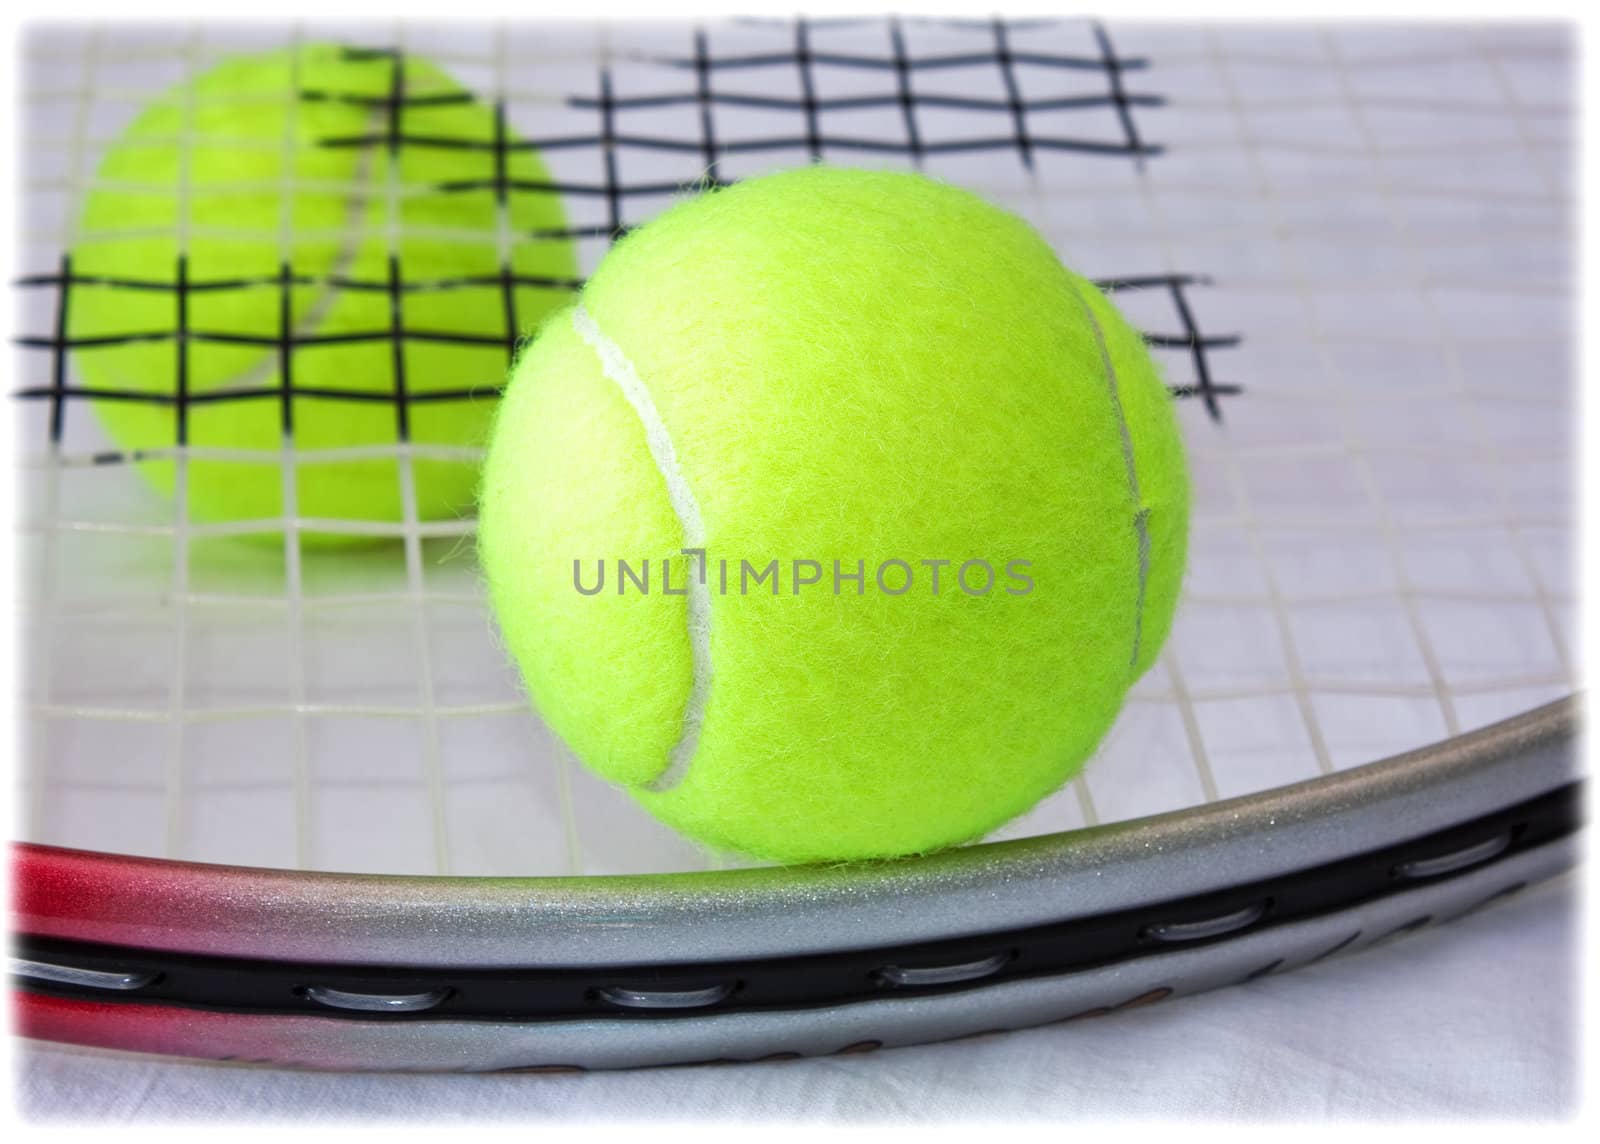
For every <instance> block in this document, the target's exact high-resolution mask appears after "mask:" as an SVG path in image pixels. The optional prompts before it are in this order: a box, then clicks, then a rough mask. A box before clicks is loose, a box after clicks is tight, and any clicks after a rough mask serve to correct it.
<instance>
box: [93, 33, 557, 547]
mask: <svg viewBox="0 0 1600 1144" xmlns="http://www.w3.org/2000/svg"><path fill="white" fill-rule="evenodd" d="M507 144H510V146H507ZM502 164H503V169H502V168H501V166H500V165H502ZM497 180H498V185H500V186H504V185H505V184H507V183H509V184H512V185H511V186H510V187H509V189H506V190H505V191H504V195H503V202H502V195H501V193H500V192H499V191H497V189H496V186H497ZM548 182H549V175H548V173H547V172H546V170H545V166H544V164H543V162H542V161H541V159H540V157H539V155H538V154H537V153H536V152H535V151H534V150H532V149H529V148H527V147H523V146H518V145H517V141H516V140H515V139H512V138H509V137H508V136H507V135H505V134H504V133H503V131H502V130H501V128H500V127H499V125H498V123H497V117H496V113H495V112H494V110H493V109H491V108H490V107H488V106H486V105H484V104H482V103H480V102H478V101H477V100H475V99H474V98H473V97H472V95H471V94H470V93H469V92H467V91H466V90H465V89H463V88H462V87H461V86H459V85H458V84H457V83H456V82H455V81H454V80H452V79H451V78H450V77H449V76H447V75H446V74H445V73H444V72H442V71H441V70H439V69H438V68H437V67H435V66H433V65H432V64H430V63H428V62H426V61H424V60H420V59H415V58H411V57H403V58H402V57H399V56H396V55H394V54H392V53H381V52H370V51H361V50H356V49H347V48H342V47H339V46H336V45H331V44H315V45H308V46H303V47H299V48H297V49H288V50H279V51H274V52H270V53H267V54H262V55H247V56H237V57H233V58H229V59H226V60H224V61H223V62H221V63H219V64H217V65H216V66H215V67H213V68H211V69H210V70H209V71H206V72H205V73H204V74H202V75H200V76H199V77H198V78H195V79H194V80H193V81H191V82H189V83H185V84H182V85H179V86H177V87H174V88H172V89H171V90H169V91H167V92H165V93H164V94H162V95H161V96H159V97H158V98H156V99H155V100H154V101H153V102H151V103H150V104H149V105H148V106H147V107H145V108H144V109H143V111H142V112H141V113H140V114H139V116H138V117H137V118H136V119H135V120H134V121H133V123H132V124H131V125H130V126H129V127H128V128H127V130H126V131H124V132H123V133H122V135H121V136H120V137H119V138H118V139H117V141H116V142H115V144H114V145H112V147H111V148H110V149H109V150H108V151H107V152H106V154H105V157H104V159H103V161H102V162H101V164H100V167H99V169H98V171H97V172H96V175H95V180H94V184H93V187H92V189H91V191H90V193H89V194H88V196H87V198H86V201H85V202H84V204H83V209H82V215H81V218H80V221H79V227H78V234H79V239H78V241H77V242H76V243H75V244H74V245H73V248H72V272H73V274H74V276H75V277H76V278H78V279H80V280H83V279H87V280H88V281H80V282H79V283H78V284H77V285H75V286H74V287H73V288H72V292H71V296H70V299H69V304H68V310H67V333H68V337H69V339H70V340H71V341H73V342H74V343H77V344H76V345H75V348H74V358H75V362H76V366H77V370H78V372H79V374H80V375H81V377H82V380H83V383H84V385H85V386H87V387H88V388H89V389H91V390H92V391H93V393H94V397H93V400H92V404H93V407H94V409H95V412H96V413H97V415H98V416H99V419H100V421H101V423H102V424H103V425H104V427H105V429H106V431H107V433H109V434H110V436H111V437H112V439H113V440H114V441H115V442H116V444H117V445H118V446H119V447H121V448H122V449H124V450H129V451H133V450H148V449H165V448H170V447H172V446H173V445H175V444H177V443H178V442H179V436H178V426H179V420H180V416H181V417H182V419H183V420H184V422H185V427H186V436H187V443H188V444H189V445H191V446H203V447H207V448H225V449H249V450H273V451H276V450H280V449H281V448H282V445H283V441H284V434H285V429H286V427H287V426H292V432H293V440H294V444H295V446H296V449H297V451H299V452H300V453H302V454H304V453H305V451H308V450H326V449H349V448H360V447H363V446H377V447H382V446H391V447H392V446H393V445H394V443H395V442H396V441H398V440H400V439H402V438H401V434H402V419H403V422H404V433H405V436H406V437H407V438H408V439H409V440H410V441H412V442H415V443H426V444H435V445H446V446H466V447H481V446H482V445H483V443H484V440H485V437H486V433H487V429H488V427H489V424H490V422H491V418H492V415H493V410H494V407H495V404H496V402H495V395H496V394H497V392H498V389H499V387H500V385H501V383H502V382H503V380H504V377H505V371H506V362H507V358H508V354H509V353H510V352H511V350H512V347H514V345H515V344H516V341H517V339H518V337H519V335H520V334H522V333H524V332H526V331H529V330H531V329H533V328H535V327H536V326H537V325H538V324H539V322H540V321H542V319H543V318H544V316H545V315H546V314H547V313H548V312H549V311H551V310H552V309H553V308H554V307H556V306H558V305H559V304H560V303H561V302H562V301H563V300H564V299H565V298H566V297H567V296H568V295H569V294H570V287H571V285H572V284H573V282H574V279H575V277H576V274H577V266H576V258H575V252H574V249H573V246H572V243H571V242H570V241H569V240H567V239H566V238H563V237H560V235H561V233H562V231H563V230H564V227H565V223H564V219H563V215H562V211H561V207H560V204H559V202H558V201H557V198H556V196H555V195H554V194H553V193H547V192H542V191H538V190H528V189H525V187H526V186H527V185H529V184H533V185H539V186H542V185H545V184H548ZM519 184H520V185H519ZM536 232H547V233H549V234H551V235H555V236H557V237H554V238H548V239H543V240H540V239H538V238H530V233H536ZM507 269H509V271H510V273H511V275H512V276H514V279H515V281H514V282H507V281H506V280H505V272H506V270H507ZM285 273H287V274H288V276H289V278H290V283H289V284H288V285H287V286H285V285H284V284H283V283H282V281H281V280H280V278H281V276H282V275H283V274H285ZM180 275H181V278H180ZM180 282H181V284H182V287H183V288H182V289H181V290H180V289H179V286H180ZM402 332H403V336H401V334H402ZM288 345H292V346H293V348H292V350H291V351H290V352H288V354H287V356H288V359H289V361H288V364H287V366H286V365H285V362H284V357H285V347H286V346H288ZM185 347H186V348H185ZM286 384H288V385H292V387H293V395H292V396H288V397H286V396H285V386H286ZM402 398H403V400H402ZM180 405H181V406H182V411H181V414H180V409H179V406H180ZM300 462H301V463H300V464H298V465H297V466H296V467H295V472H296V485H297V487H296V490H295V493H296V506H295V511H296V512H297V514H298V515H299V516H300V517H314V518H328V519H344V520H361V521H383V522H393V521H399V520H401V519H403V517H404V506H403V503H402V493H401V484H400V480H399V475H398V469H397V463H396V461H395V460H394V458H393V456H392V451H391V454H390V455H388V456H384V455H382V454H381V450H380V451H379V453H378V455H375V456H372V457H359V458H345V459H335V460H331V461H326V462H320V461H317V460H316V459H315V457H314V456H305V455H302V456H301V459H300ZM140 468H141V469H142V470H143V471H144V472H145V473H146V475H147V476H148V477H149V478H150V480H151V481H152V483H154V484H155V485H156V487H157V488H159V489H161V490H163V491H165V492H169V493H170V492H171V491H172V490H173V487H174V481H175V468H174V465H173V463H172V462H171V461H170V460H166V461H163V460H153V461H145V462H142V463H141V465H140ZM478 468H479V466H478V464H477V462H476V461H475V460H474V459H472V458H470V457H462V458H460V459H453V458H452V459H440V458H433V459H424V458H419V459H417V460H416V461H415V465H414V472H415V479H416V486H415V487H416V512H417V515H418V516H419V517H420V518H421V519H424V520H429V519H439V518H449V517H452V516H456V515H460V514H464V513H467V512H469V511H470V510H471V508H472V503H473V491H474V488H475V485H476V483H477V475H478ZM186 487H187V493H186V495H187V501H188V511H189V515H190V516H191V517H193V518H195V519H198V520H202V521H239V520H254V519H259V518H267V517H278V516H281V515H282V514H283V512H284V473H283V469H282V466H281V465H280V464H279V463H276V462H256V463H249V462H244V461H240V460H236V459H215V460H211V459H202V458H191V459H190V460H189V461H188V480H187V482H186ZM313 539H325V537H322V538H317V537H313Z"/></svg>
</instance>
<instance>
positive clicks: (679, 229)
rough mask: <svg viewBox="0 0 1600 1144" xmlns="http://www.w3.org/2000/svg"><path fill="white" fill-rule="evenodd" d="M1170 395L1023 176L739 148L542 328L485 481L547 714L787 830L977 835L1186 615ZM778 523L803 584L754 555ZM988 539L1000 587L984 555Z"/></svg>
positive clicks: (933, 841)
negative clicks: (766, 159) (696, 551)
mask: <svg viewBox="0 0 1600 1144" xmlns="http://www.w3.org/2000/svg"><path fill="white" fill-rule="evenodd" d="M1170 405H1171V402H1170V398H1169V395H1168V393H1167V391H1166V389H1165V388H1164V386H1163V384H1162V383H1161V380H1160V378H1159V376H1158V374H1157V371H1156V369H1155V367H1154V365H1153V363H1152V361H1151V359H1150V357H1149V355H1148V353H1147V352H1146V350H1145V348H1144V345H1143V342H1142V340H1141V338H1140V336H1139V335H1138V334H1137V333H1136V332H1135V331H1134V330H1133V329H1132V328H1130V327H1129V326H1128V324H1127V323H1126V322H1125V321H1124V320H1123V319H1122V318H1121V317H1120V316H1119V315H1118V313H1117V311H1116V310H1115V309H1114V308H1113V307H1112V305H1111V304H1110V303H1109V302H1108V301H1107V300H1106V298H1105V297H1104V296H1103V295H1102V294H1101V293H1100V292H1099V291H1098V290H1097V289H1096V288H1095V287H1094V286H1093V285H1092V284H1091V283H1089V282H1087V281H1086V280H1084V279H1082V278H1080V277H1078V276H1076V275H1074V274H1072V273H1071V272H1069V271H1068V270H1066V269H1065V268H1064V267H1063V266H1062V265H1061V263H1060V262H1059V261H1058V260H1057V259H1056V257H1055V255H1054V254H1053V253H1052V251H1051V250H1050V248H1049V247H1048V246H1047V245H1046V244H1045V242H1044V241H1043V240H1042V239H1041V238H1040V236H1039V235H1038V234H1036V233H1035V232H1034V231H1033V230H1032V229H1030V228H1029V227H1028V226H1027V225H1026V224H1025V223H1024V222H1023V221H1021V220H1020V219H1018V218H1017V217H1015V216H1013V215H1011V214H1009V213H1008V212H1006V211H1004V210H1001V209H999V208H997V207H995V206H992V205H990V204H989V203H987V202H985V201H983V200H981V199H979V198H977V197H975V196H974V195H972V194H969V193H967V192H965V191H962V190H958V189H956V188H954V187H950V186H947V185H944V184H941V183H938V182H935V181H933V180H930V179H927V178H924V177H922V176H916V175H908V174H891V173H871V172H865V171H855V170H842V169H834V168H828V167H811V168H806V169H802V170H797V171H792V172H787V173H783V174H779V175H773V176H769V177H765V178H761V179H756V180H752V181H749V182H746V183H742V184H740V185H738V186H735V187H733V188H731V189H728V190H723V191H718V192H715V193H712V194H707V195H704V196H702V197H699V198H697V199H694V200H691V201H688V202H686V203H683V204H680V205H678V206H675V207H674V208H673V209H671V210H669V211H667V212H666V213H665V214H663V215H662V216H661V217H660V218H658V219H656V220H655V221H652V222H651V223H649V224H648V225H646V226H644V227H642V228H641V229H639V230H637V231H635V232H634V233H632V234H630V235H628V236H627V237H626V238H624V239H623V240H622V241H621V242H620V243H619V244H618V245H617V246H616V247H615V248H614V249H613V250H612V252H611V253H610V254H609V255H608V256H607V257H606V259H605V260H604V261H603V262H602V264H601V265H600V267H599V269H598V270H597V272H596V273H595V275H594V276H593V278H592V279H591V280H590V282H589V283H588V285H587V286H586V287H585V289H584V291H583V293H582V295H581V297H580V299H579V301H578V303H577V304H576V305H574V307H572V308H571V309H569V310H568V311H564V312H562V313H559V314H556V315H554V316H553V317H552V318H551V319H550V321H549V322H548V323H547V324H546V326H545V327H544V328H543V330H542V331H541V332H540V334H539V336H538V337H537V338H536V339H535V340H534V341H533V342H532V343H531V344H530V345H529V346H528V348H527V349H526V351H525V352H524V353H523V355H522V357H521V358H520V360H519V361H518V363H517V365H516V368H515V370H514V373H513V377H512V380H511V383H510V385H509V388H508V390H507V394H506V399H505V402H504V403H503V406H502V408H501V410H500V412H499V415H498V419H497V422H496V426H495V429H494V435H493V438H492V442H491V446H490V451H489V456H488V458H487V461H486V464H485V472H484V483H483V491H482V506H481V510H480V512H481V522H480V533H479V544H480V549H481V558H482V561H483V565H484V569H485V573H486V576H487V580H488V584H489V589H490V593H491V596H492V600H493V603H494V607H495V611H496V615H497V617H498V620H499V623H500V627H501V630H502V632H503V635H504V638H505V641H506V644H507V646H508V649H509V650H510V652H511V653H512V654H513V655H514V657H515V659H516V660H517V662H518V664H519V665H520V667H521V670H522V673H523V677H524V679H525V681H526V683H527V686H528V689H529V692H530V694H531V696H532V698H533V700H534V701H535V703H536V705H537V706H538V708H539V709H540V711H541V713H542V714H543V716H544V717H545V719H546V720H547V722H548V723H549V724H550V725H551V726H552V727H553V728H554V729H555V730H556V732H557V733H559V734H560V735H561V736H562V737H563V738H564V739H565V740H566V742H567V743H568V744H569V745H570V746H571V748H572V749H573V750H574V751H575V752H576V754H577V755H578V756H579V757H580V758H581V759H582V760H583V761H584V762H585V763H586V764H587V765H588V766H589V767H591V768H592V769H594V770H595V771H597V772H598V773H599V774H601V775H603V776H605V777H606V778H608V779H610V780H612V781H614V782H616V783H620V784H623V785H624V786H626V787H627V788H628V789H629V790H630V791H631V792H632V793H633V794H634V795H635V797H637V799H638V800H639V801H640V802H641V803H642V804H643V805H644V806H645V807H646V808H647V809H648V810H649V811H651V812H652V813H653V814H655V815H657V816H658V817H659V818H661V819H662V820H664V821H666V822H668V823H670V824H672V825H673V826H675V827H677V828H679V829H680V830H682V831H684V832H685V833H687V834H689V835H691V836H693V837H695V838H698V839H701V840H703V841H705V842H707V843H710V844H712V845H714V846H718V847H723V848H728V849H732V850H736V851H740V852H743V853H746V854H749V855H753V856H756V857H760V858H764V859H769V860H777V861H785V862H797V861H808V860H845V859H858V858H872V857H882V856H891V855H902V854H909V853H916V852H924V851H929V850H933V849H937V848H940V847H944V846H949V845H952V844H956V843H960V842H964V841H968V840H971V839H975V838H977V837H979V836H981V835H983V834H985V833H987V832H988V831H989V830H991V829H993V828H994V827H996V826H998V825H999V824H1001V823H1003V822H1005V821H1006V820H1007V819H1010V818H1012V817H1013V816H1015V815H1017V814H1019V813H1020V812H1022V811H1023V810H1025V809H1027V808H1028V807H1030V806H1031V805H1033V803H1034V802H1036V801H1037V800H1038V799H1039V798H1041V797H1042V796H1044V795H1045V794H1047V793H1049V792H1050V791H1052V790H1053V789H1055V788H1056V787H1058V786H1059V785H1060V784H1061V783H1062V782H1063V781H1064V780H1066V779H1067V778H1068V777H1070V776H1071V775H1072V774H1074V773H1075V772H1076V771H1077V770H1078V769H1079V768H1080V767H1081V766H1082V764H1083V763H1084V761H1085V760H1086V759H1087V758H1088V757H1089V755H1090V754H1091V753H1092V751H1093V750H1094V748H1095V746H1096V744H1097V743H1098V742H1099V741H1100V739H1101V738H1102V736H1103V735H1104V734H1105V732H1106V730H1107V729H1108V728H1109V726H1110V724H1111V722H1112V720H1113V718H1114V717H1115V715H1116V713H1117V711H1118V709H1119V707H1120V705H1121V703H1122V701H1123V698H1124V696H1125V693H1126V691H1127V689H1128V688H1129V686H1130V685H1131V684H1132V683H1133V681H1134V680H1135V679H1136V678H1137V677H1138V676H1139V675H1140V674H1141V673H1142V672H1143V671H1145V670H1146V669H1147V668H1148V667H1149V665H1150V664H1151V662H1152V661H1153V660H1154V658H1155V656H1156V654H1157V652H1158V650H1159V648H1160V647H1161V644H1162V641H1163V640H1164V638H1165V637H1166V634H1167V631H1168V628H1169V626H1170V624H1171V620H1172V614H1173V610H1174V606H1175V603H1176V600H1177V596H1178V590H1179V581H1180V578H1181V575H1182V570H1183V566H1184V556H1185V545H1186V537H1187V518H1188V484H1187V477H1186V472H1185V464H1184V458H1183V452H1182V445H1181V442H1180V438H1179V433H1178V429H1177V424H1176V419H1175V417H1174V415H1173V412H1172V410H1171V407H1170ZM684 547H691V548H699V547H703V548H704V549H705V550H706V557H705V564H704V568H705V570H706V572H707V573H708V575H707V577H706V580H707V582H706V583H705V584H704V585H701V586H700V588H699V590H698V592H696V591H695V590H693V589H694V586H695V584H696V582H697V577H695V578H691V577H693V576H694V574H695V572H696V571H697V570H698V569H700V568H701V564H700V559H699V558H698V557H684V556H681V555H679V554H680V550H681V549H683V548H684ZM663 558H676V559H675V561H674V562H673V564H672V566H671V569H670V574H671V576H672V580H671V584H672V585H673V586H674V587H675V589H676V590H677V591H679V592H686V594H681V595H680V594H669V593H667V592H664V591H662V590H661V589H662V587H663V585H662V584H661V581H660V573H661V569H660V567H659V565H658V562H659V561H660V560H662V559H663ZM602 559H603V560H605V561H607V562H610V563H611V565H612V567H611V568H610V569H609V571H610V572H611V573H612V575H611V576H610V577H609V578H608V579H607V580H606V582H605V586H604V590H602V591H601V592H599V593H598V594H595V595H587V594H584V593H582V592H579V591H578V590H576V587H575V568H574V562H575V561H577V562H578V564H579V567H580V568H581V569H582V574H581V576H579V577H577V580H580V581H581V582H582V583H583V584H584V586H585V587H586V588H591V589H592V588H593V587H594V582H595V575H596V569H597V567H598V562H599V561H600V560H602ZM618 559H625V560H627V561H628V562H629V563H630V566H631V567H633V568H634V569H637V566H638V565H639V564H640V563H641V562H642V561H644V560H649V561H650V562H651V563H652V565H656V566H654V567H652V568H651V573H652V575H653V576H654V579H653V580H652V582H651V583H652V587H653V588H654V589H655V590H654V591H650V592H642V591H639V590H638V585H637V583H636V582H635V581H631V580H624V581H619V580H618V578H617V576H616V575H615V572H616V571H617V569H616V566H615V562H616V561H617V560H618ZM774 559H775V560H777V561H778V562H779V573H780V575H779V577H778V585H777V587H778V591H777V592H776V593H775V594H774V593H773V592H772V591H771V590H770V589H769V585H768V583H767V582H765V581H763V582H761V583H759V584H758V586H757V587H756V588H755V589H754V590H750V591H744V590H742V589H743V588H747V587H748V586H749V581H748V579H746V580H743V581H741V580H740V579H739V577H740V575H741V574H742V573H743V567H742V564H741V562H742V561H748V562H749V563H750V564H751V566H752V567H753V568H755V569H758V570H759V569H762V568H764V567H765V566H766V565H767V564H768V563H769V561H772V560H774ZM802 559H803V560H812V561H816V562H818V564H819V565H820V567H821V569H822V570H823V576H822V581H821V583H819V584H811V585H807V584H798V583H797V581H800V580H804V579H809V577H810V576H811V574H812V571H813V570H812V569H811V568H810V566H809V565H807V566H804V567H803V569H800V570H794V569H792V568H791V564H792V562H793V561H795V560H802ZM894 560H899V561H904V562H905V563H906V564H907V565H908V566H909V569H910V571H911V573H912V575H913V580H912V586H911V587H910V589H909V590H906V591H903V592H900V593H899V594H894V593H895V592H896V591H897V590H898V589H900V588H901V587H902V584H903V582H904V580H905V572H904V571H902V570H901V569H900V568H899V567H898V566H895V565H892V564H889V565H887V567H888V569H889V570H888V574H887V576H886V577H884V580H883V582H882V583H881V584H880V581H879V572H880V571H881V570H882V568H883V567H885V566H886V562H889V561H894ZM937 560H948V561H950V562H951V563H950V564H948V565H945V566H942V567H940V568H939V571H940V572H942V580H941V583H940V585H939V590H938V591H937V592H935V591H934V590H933V585H932V583H931V579H932V573H933V571H934V566H931V565H928V564H924V563H923V562H924V561H937ZM971 560H982V561H986V562H987V563H988V565H989V566H990V567H992V568H994V569H995V570H996V574H997V577H996V582H995V585H994V587H993V588H992V590H990V591H987V592H977V591H971V592H969V591H967V590H965V589H964V588H963V587H962V586H961V585H960V584H959V583H958V580H957V576H958V572H959V569H960V565H962V564H963V563H964V562H966V561H971ZM723 561H727V562H728V565H729V567H730V568H731V569H732V570H733V576H732V577H730V581H729V585H728V589H727V590H726V591H723V590H722V587H721V582H720V581H721V573H720V568H721V564H722V562H723ZM834 561H839V562H840V565H839V569H840V571H842V572H845V573H853V572H855V571H856V570H857V569H858V567H864V570H865V577H864V580H865V582H864V584H863V585H862V587H861V589H860V590H858V587H857V584H856V583H855V582H854V581H852V580H848V579H847V580H836V579H835V577H834V565H833V562H834ZM858 561H859V562H862V564H861V565H858ZM1011 561H1027V562H1028V564H1027V565H1026V570H1025V575H1026V576H1027V578H1028V579H1029V581H1030V582H1031V584H1032V589H1031V591H1026V592H1023V591H1021V587H1022V584H1021V581H1020V580H1017V579H1013V578H1009V577H1008V576H1007V573H1006V570H1007V565H1008V564H1009V562H1011ZM969 581H970V587H971V588H973V589H974V590H976V589H978V588H981V587H982V586H983V581H984V576H983V574H982V572H981V569H977V570H974V571H973V572H972V574H971V575H970V576H969ZM619 587H620V588H621V589H622V590H621V591H619ZM836 587H837V588H838V589H840V590H839V591H838V592H837V593H836V592H835V590H834V589H835V588H836ZM797 588H798V590H797ZM885 588H886V589H887V590H885ZM1007 589H1017V590H1018V592H1017V594H1013V593H1012V592H1011V591H1008V590H1007Z"/></svg>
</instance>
